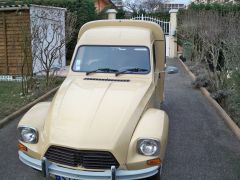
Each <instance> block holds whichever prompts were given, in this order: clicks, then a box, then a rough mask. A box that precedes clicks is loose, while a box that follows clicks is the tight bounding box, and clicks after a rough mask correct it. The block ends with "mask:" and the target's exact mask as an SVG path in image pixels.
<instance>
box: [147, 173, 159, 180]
mask: <svg viewBox="0 0 240 180" xmlns="http://www.w3.org/2000/svg"><path fill="white" fill-rule="evenodd" d="M160 179H161V174H160V172H158V173H157V174H155V175H154V176H152V177H149V178H148V179H147V180H160Z"/></svg>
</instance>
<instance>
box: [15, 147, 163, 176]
mask: <svg viewBox="0 0 240 180" xmlns="http://www.w3.org/2000/svg"><path fill="white" fill-rule="evenodd" d="M18 154H19V159H20V160H21V161H22V162H23V163H24V164H26V165H28V166H30V167H32V168H34V169H37V170H40V171H42V173H43V175H44V176H45V177H46V176H49V175H50V174H51V175H56V176H61V177H65V178H71V179H84V180H88V179H89V180H90V179H91V180H93V179H112V180H115V179H120V180H125V179H126V180H129V179H142V178H146V177H151V176H153V175H155V174H157V173H158V172H159V171H160V167H159V166H153V167H150V168H146V169H140V170H117V169H116V168H115V167H114V166H112V168H111V170H105V171H101V172H95V171H83V170H75V169H69V168H65V167H60V166H57V165H56V164H54V163H51V162H50V161H48V160H47V159H46V158H43V159H42V160H38V159H34V158H32V157H29V156H28V155H26V154H24V153H23V152H21V151H19V152H18Z"/></svg>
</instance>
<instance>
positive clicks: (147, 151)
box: [137, 139, 160, 156]
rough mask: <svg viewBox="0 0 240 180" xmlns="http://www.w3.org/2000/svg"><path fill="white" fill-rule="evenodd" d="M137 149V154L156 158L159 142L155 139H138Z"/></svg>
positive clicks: (158, 151)
mask: <svg viewBox="0 0 240 180" xmlns="http://www.w3.org/2000/svg"><path fill="white" fill-rule="evenodd" d="M137 149H138V153H139V154H143V155H145V156H156V155H158V154H159V153H160V142H159V141H158V140H155V139H139V140H138V142H137Z"/></svg>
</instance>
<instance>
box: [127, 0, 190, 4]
mask: <svg viewBox="0 0 240 180" xmlns="http://www.w3.org/2000/svg"><path fill="white" fill-rule="evenodd" d="M123 1H124V0H123ZM169 1H170V2H171V3H174V4H190V3H191V0H169Z"/></svg>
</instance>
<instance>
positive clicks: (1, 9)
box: [0, 1, 29, 11]
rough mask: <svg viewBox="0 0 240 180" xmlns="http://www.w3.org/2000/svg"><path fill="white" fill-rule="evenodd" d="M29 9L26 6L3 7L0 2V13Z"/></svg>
mask: <svg viewBox="0 0 240 180" xmlns="http://www.w3.org/2000/svg"><path fill="white" fill-rule="evenodd" d="M25 9H29V6H28V5H26V4H25V5H11V6H9V5H3V4H1V1H0V11H15V10H25Z"/></svg>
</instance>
